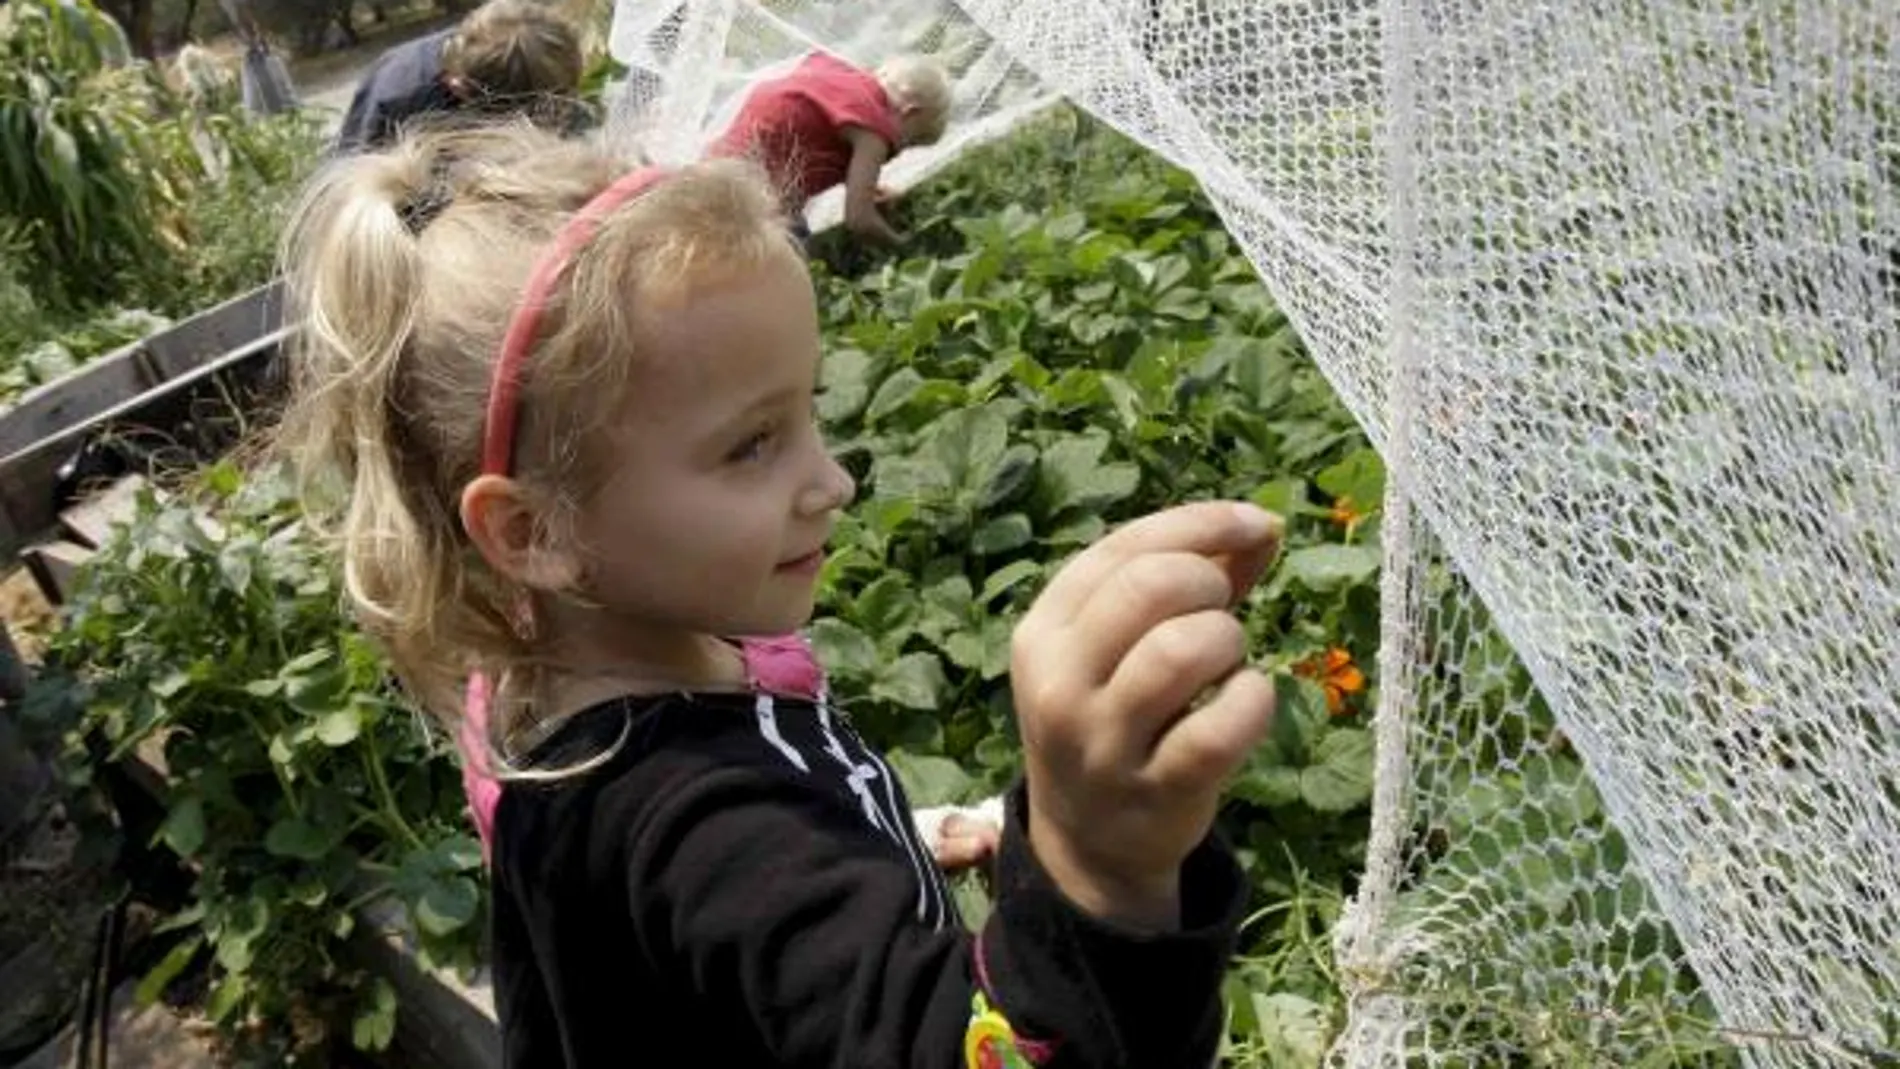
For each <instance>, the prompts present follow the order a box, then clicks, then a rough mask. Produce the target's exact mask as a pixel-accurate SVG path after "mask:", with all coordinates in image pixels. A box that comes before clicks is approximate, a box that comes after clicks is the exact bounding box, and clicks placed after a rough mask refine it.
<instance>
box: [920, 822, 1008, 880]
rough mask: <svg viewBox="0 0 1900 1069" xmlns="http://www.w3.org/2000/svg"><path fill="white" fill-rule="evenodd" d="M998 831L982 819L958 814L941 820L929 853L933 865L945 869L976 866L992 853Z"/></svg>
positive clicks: (999, 834)
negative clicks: (932, 857)
mask: <svg viewBox="0 0 1900 1069" xmlns="http://www.w3.org/2000/svg"><path fill="white" fill-rule="evenodd" d="M1000 837H1001V830H1000V829H998V828H997V827H996V825H994V824H991V823H989V822H988V821H984V820H971V819H969V818H968V817H965V816H963V815H962V814H959V813H952V814H950V815H949V816H947V817H945V818H944V819H943V823H942V824H940V825H939V826H938V828H937V841H936V842H934V843H932V844H931V853H932V855H934V856H935V857H936V859H937V866H938V867H939V868H941V869H943V870H945V871H946V872H954V871H956V870H958V869H966V868H969V867H970V866H972V865H980V864H982V863H983V862H984V861H987V860H988V859H989V857H990V855H991V854H994V853H995V852H996V845H997V842H998V840H999V838H1000Z"/></svg>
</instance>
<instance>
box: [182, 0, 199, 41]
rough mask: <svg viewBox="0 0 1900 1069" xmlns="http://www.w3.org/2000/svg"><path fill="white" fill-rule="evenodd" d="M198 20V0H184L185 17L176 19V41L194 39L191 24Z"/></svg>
mask: <svg viewBox="0 0 1900 1069" xmlns="http://www.w3.org/2000/svg"><path fill="white" fill-rule="evenodd" d="M196 21H198V0H185V17H184V18H181V19H179V20H178V43H179V44H183V43H185V42H186V41H191V40H196V35H194V34H193V33H192V32H191V24H192V23H194V22H196Z"/></svg>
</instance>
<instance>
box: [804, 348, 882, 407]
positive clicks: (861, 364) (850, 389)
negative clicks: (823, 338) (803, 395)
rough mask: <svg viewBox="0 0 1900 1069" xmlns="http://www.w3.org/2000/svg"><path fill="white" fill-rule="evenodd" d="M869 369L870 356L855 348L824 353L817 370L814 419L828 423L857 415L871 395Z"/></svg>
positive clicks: (870, 365) (870, 367)
mask: <svg viewBox="0 0 1900 1069" xmlns="http://www.w3.org/2000/svg"><path fill="white" fill-rule="evenodd" d="M873 366H875V362H874V361H873V360H872V358H871V356H870V354H868V353H865V352H863V351H862V350H859V349H849V348H839V349H833V350H831V351H830V352H827V353H826V354H825V359H824V363H823V364H822V365H821V367H820V370H819V382H820V386H821V390H820V392H819V394H818V398H817V406H818V418H819V419H820V420H821V421H823V422H825V423H828V424H829V423H837V422H838V421H840V420H844V419H849V418H850V417H852V416H855V415H857V414H858V412H859V410H860V409H862V408H863V407H864V403H865V401H866V400H868V399H869V398H870V396H871V387H870V379H871V369H872V367H873Z"/></svg>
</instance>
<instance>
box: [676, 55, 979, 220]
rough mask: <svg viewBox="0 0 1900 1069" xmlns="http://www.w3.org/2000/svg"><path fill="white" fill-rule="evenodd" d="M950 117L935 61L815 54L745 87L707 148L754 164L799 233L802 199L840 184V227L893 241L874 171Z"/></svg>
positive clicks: (936, 133) (933, 134)
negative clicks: (866, 60)
mask: <svg viewBox="0 0 1900 1069" xmlns="http://www.w3.org/2000/svg"><path fill="white" fill-rule="evenodd" d="M949 117H950V78H949V75H948V74H946V73H945V72H944V69H943V67H942V65H940V64H938V63H937V62H936V61H934V60H930V59H926V58H925V57H923V56H896V57H893V58H892V59H890V60H888V61H887V62H885V63H884V64H883V65H882V66H880V67H879V68H878V69H877V70H876V71H868V70H864V69H862V68H859V67H855V66H853V65H851V64H849V63H846V62H845V61H844V60H842V59H839V58H838V57H836V56H833V55H830V54H828V53H824V52H814V53H812V54H811V55H809V56H806V57H805V58H804V59H803V60H801V61H800V62H799V64H798V66H796V67H794V68H793V69H792V70H791V71H790V72H789V73H787V74H785V75H783V76H781V77H777V78H772V79H769V80H767V81H764V82H761V83H760V84H759V85H757V86H755V87H754V88H753V89H752V90H751V91H750V92H749V93H747V94H746V97H745V99H744V101H742V102H741V104H740V106H739V113H738V114H737V115H736V116H734V117H733V120H732V123H731V125H729V126H728V127H727V128H726V130H725V132H724V133H723V134H721V135H720V136H719V138H718V139H717V140H716V141H714V142H713V146H712V149H711V151H710V152H709V155H713V156H745V157H748V158H751V159H755V160H757V161H758V162H759V163H760V164H762V165H763V166H764V167H765V169H766V173H767V174H769V175H771V177H772V180H773V182H774V183H775V184H776V185H777V186H778V187H779V189H780V190H781V193H782V195H783V196H784V198H785V204H786V211H787V213H788V214H789V215H790V216H791V217H792V226H793V230H794V231H796V232H797V233H798V234H799V235H800V236H801V237H808V236H809V235H810V231H809V230H808V229H807V228H806V226H805V221H804V213H805V204H806V202H807V201H809V200H810V199H811V198H813V197H815V196H817V195H818V194H820V193H823V192H824V191H825V190H827V189H830V188H831V187H833V186H835V185H838V184H840V183H842V184H843V185H844V225H845V229H847V230H849V231H851V232H852V233H853V234H856V235H858V236H859V237H861V238H864V239H867V240H870V241H875V242H879V243H882V244H886V245H892V244H896V243H897V242H898V241H899V240H900V238H899V235H898V233H897V231H896V230H894V229H892V228H891V225H890V223H889V222H888V221H886V220H885V218H884V214H883V213H882V212H880V211H879V210H878V203H879V202H880V201H881V200H882V199H883V198H884V194H883V193H882V192H881V191H880V190H879V188H878V184H877V179H878V175H879V174H881V173H883V169H884V164H885V163H886V162H887V161H888V160H889V159H890V158H891V157H893V156H895V155H897V154H898V153H900V152H902V151H904V150H905V149H907V148H912V147H915V146H918V145H930V144H935V143H936V141H937V139H938V138H940V137H942V136H943V128H944V124H945V123H946V122H948V121H949Z"/></svg>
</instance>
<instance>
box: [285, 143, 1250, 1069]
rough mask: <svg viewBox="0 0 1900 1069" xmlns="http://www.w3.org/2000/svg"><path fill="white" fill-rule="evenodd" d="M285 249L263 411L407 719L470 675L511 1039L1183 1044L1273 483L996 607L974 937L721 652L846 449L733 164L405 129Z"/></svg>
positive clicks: (782, 612) (930, 1050)
mask: <svg viewBox="0 0 1900 1069" xmlns="http://www.w3.org/2000/svg"><path fill="white" fill-rule="evenodd" d="M288 252H289V255H288V266H289V272H290V275H289V281H290V286H291V292H292V294H293V297H294V313H293V314H296V315H299V316H300V317H302V321H303V323H304V329H303V332H302V335H301V339H300V349H299V352H298V354H297V363H296V365H295V374H296V391H295V396H294V403H293V406H292V410H291V412H290V413H289V415H288V419H287V422H286V424H285V427H284V435H285V442H286V444H287V445H288V446H290V447H292V448H294V449H296V450H297V452H298V455H299V456H301V458H302V460H303V463H304V464H305V469H304V470H305V473H306V475H307V476H308V477H309V478H310V480H311V484H310V485H311V489H312V498H311V503H312V507H313V509H319V512H318V513H317V515H318V516H319V517H320V518H321V517H322V516H323V515H325V514H324V513H323V512H322V511H321V509H322V508H323V507H325V505H326V503H328V506H329V507H330V508H331V511H330V512H329V513H328V515H329V517H330V518H331V519H332V520H333V521H334V530H335V533H336V534H337V536H338V537H339V540H340V550H341V553H342V557H343V563H344V569H345V578H346V585H347V589H348V591H349V595H350V597H351V599H352V601H353V603H354V605H355V608H356V611H357V612H358V614H359V615H360V617H361V619H362V620H363V622H364V624H365V625H366V626H367V627H368V628H369V629H371V630H372V631H373V632H374V633H375V634H376V635H377V636H379V638H380V639H381V640H382V641H383V642H384V643H385V644H386V645H387V647H388V649H389V650H390V652H391V654H392V655H393V657H394V660H395V663H396V665H397V666H398V669H399V671H400V672H401V673H402V675H403V677H404V679H405V681H406V682H407V683H408V684H409V685H410V686H411V687H412V688H413V689H414V690H415V692H416V693H417V694H418V695H420V696H421V697H422V699H423V700H424V701H425V702H426V703H427V704H428V705H429V706H430V707H431V708H432V709H434V710H436V711H438V712H440V713H442V714H443V715H444V716H452V715H453V714H454V712H455V711H456V710H457V709H458V708H459V707H460V697H461V695H460V688H461V685H462V682H463V680H465V679H466V678H467V677H468V676H469V675H470V674H471V673H480V674H481V675H482V676H483V677H484V678H487V679H491V680H494V681H495V693H494V699H495V701H494V704H493V707H492V710H491V711H492V714H493V717H492V723H491V724H490V736H491V741H492V745H493V749H494V751H495V753H496V757H497V762H498V764H499V766H500V767H502V768H503V769H504V770H505V772H504V775H503V777H502V778H503V786H502V788H501V797H500V801H499V804H498V805H497V807H496V810H495V815H494V821H495V826H494V870H493V871H494V913H493V925H494V927H493V933H492V934H493V965H494V976H495V984H496V1001H497V1009H498V1012H499V1016H500V1020H501V1025H502V1031H503V1044H504V1048H505V1051H506V1058H507V1063H508V1064H509V1065H511V1066H532V1067H541V1066H626V1065H663V1064H664V1065H671V1064H695V1065H720V1066H724V1065H733V1066H747V1067H760V1066H800V1067H803V1066H812V1067H817V1066H845V1065H850V1066H865V1067H941V1069H948V1067H952V1066H990V1067H1003V1066H1027V1065H1047V1066H1076V1067H1083V1066H1142V1067H1147V1066H1170V1067H1172V1066H1192V1065H1206V1064H1208V1063H1209V1062H1210V1061H1211V1060H1212V1058H1213V1057H1214V1053H1215V1048H1216V1045H1217V1042H1218V1037H1219V1033H1220V1029H1221V1020H1222V1017H1221V1006H1220V1000H1219V996H1218V990H1219V983H1220V979H1221V975H1222V972H1223V968H1224V966H1225V964H1226V962H1227V959H1228V957H1229V955H1230V953H1231V951H1232V947H1233V942H1234V939H1235V934H1236V930H1237V927H1238V925H1239V922H1240V915H1241V911H1242V909H1243V908H1244V904H1245V887H1244V883H1243V881H1242V879H1241V875H1240V871H1239V868H1238V866H1237V865H1236V863H1235V861H1234V859H1233V857H1232V856H1231V854H1230V853H1229V852H1228V851H1227V850H1226V849H1225V848H1224V847H1223V846H1222V845H1220V844H1219V842H1218V841H1216V840H1215V839H1214V838H1213V837H1212V836H1211V835H1210V833H1209V827H1210V825H1211V822H1212V819H1213V815H1214V811H1215V808H1216V805H1217V803H1218V798H1219V790H1220V786H1221V783H1222V781H1223V780H1224V778H1225V777H1226V775H1227V774H1228V773H1229V772H1231V771H1232V770H1233V768H1234V767H1235V766H1236V765H1237V764H1238V763H1239V762H1240V761H1241V760H1242V759H1243V758H1244V756H1245V754H1246V752H1247V750H1248V748H1249V747H1250V746H1251V745H1252V744H1253V743H1254V742H1255V741H1257V740H1258V739H1259V738H1260V736H1261V734H1262V733H1263V732H1264V731H1265V730H1266V727H1267V724H1268V721H1269V719H1270V717H1271V715H1272V688H1271V685H1270V684H1269V683H1268V681H1267V680H1266V679H1265V678H1263V677H1262V676H1261V675H1259V674H1258V673H1256V672H1254V671H1251V670H1248V669H1245V668H1243V667H1241V663H1242V655H1243V652H1244V649H1243V637H1242V633H1241V629H1240V625H1239V623H1238V622H1237V621H1236V620H1235V619H1234V617H1233V616H1232V615H1231V612H1230V609H1231V607H1232V605H1233V604H1234V602H1235V600H1236V598H1238V597H1239V596H1240V595H1241V594H1242V593H1243V592H1244V591H1245V590H1246V589H1247V588H1248V587H1249V586H1250V585H1251V584H1252V583H1253V582H1254V581H1255V579H1257V578H1258V576H1259V574H1260V572H1261V571H1262V570H1263V569H1264V567H1265V565H1266V563H1267V560H1268V559H1269V556H1270V554H1271V553H1272V551H1273V549H1274V545H1275V542H1276V535H1277V522H1276V521H1275V520H1274V519H1273V518H1272V517H1269V516H1268V515H1266V514H1265V513H1262V512H1260V511H1259V510H1257V509H1254V508H1253V507H1251V506H1247V505H1238V504H1233V503H1222V502H1210V503H1202V504H1197V505H1190V506H1184V507H1181V508H1178V509H1173V510H1170V511H1167V512H1163V513H1159V514H1156V515H1153V516H1149V517H1145V518H1143V519H1141V520H1138V521H1136V522H1134V523H1131V524H1129V525H1127V526H1125V527H1123V528H1120V529H1119V530H1117V531H1115V532H1113V533H1111V534H1110V535H1108V536H1106V537H1105V538H1103V539H1102V540H1101V541H1100V542H1098V543H1097V544H1095V545H1094V546H1092V547H1090V548H1089V549H1087V550H1085V551H1084V552H1082V553H1081V554H1080V555H1078V556H1077V557H1076V558H1075V559H1074V560H1072V561H1071V562H1069V563H1068V564H1067V565H1066V566H1065V567H1064V568H1062V570H1061V571H1060V572H1059V573H1058V574H1057V575H1056V576H1055V578H1054V579H1053V580H1052V581H1051V582H1050V584H1049V586H1048V588H1047V589H1046V590H1045V591H1043V593H1042V595H1041V596H1040V598H1039V599H1038V600H1037V601H1036V602H1035V604H1034V605H1033V606H1032V608H1031V609H1030V611H1029V612H1028V614H1027V615H1026V617H1025V618H1024V620H1023V621H1022V623H1021V624H1020V626H1019V627H1018V629H1017V632H1016V635H1015V638H1014V648H1013V671H1012V685H1013V689H1014V695H1015V708H1016V715H1017V717H1018V720H1019V723H1020V728H1021V733H1022V737H1023V744H1024V751H1025V764H1026V777H1025V779H1026V783H1025V784H1024V785H1021V786H1019V787H1017V789H1016V790H1014V791H1013V792H1012V793H1011V795H1010V798H1009V804H1008V812H1007V817H1006V820H1005V826H1004V830H1003V833H1002V839H1001V842H1000V844H999V847H998V853H997V858H996V866H995V884H996V908H995V910H994V911H993V914H992V916H991V917H990V918H989V920H988V921H987V923H986V924H985V925H984V927H983V929H982V931H981V932H980V933H978V934H975V935H972V934H970V933H969V932H967V931H966V930H965V929H964V928H963V926H962V925H960V924H959V923H958V920H957V917H956V916H955V913H954V908H953V905H952V902H951V899H950V895H949V894H948V892H947V890H946V888H945V886H944V881H943V879H942V876H941V873H940V872H939V870H938V869H937V867H936V866H934V865H932V864H931V863H930V862H929V859H928V857H927V856H926V851H925V850H924V849H923V847H922V845H921V844H920V843H919V842H918V841H917V838H916V836H915V834H914V832H913V831H912V830H911V828H910V825H909V822H908V821H907V819H906V816H905V814H906V812H907V806H906V803H905V800H904V797H903V792H902V790H901V789H900V787H899V786H898V784H897V781H896V778H895V777H894V776H893V775H892V773H891V771H890V769H889V767H888V766H886V765H885V764H884V763H883V761H881V760H880V759H879V758H878V756H877V755H876V754H874V753H873V752H872V751H871V750H870V749H869V748H868V747H866V745H865V744H864V742H863V740H861V739H860V738H859V737H858V735H857V733H856V732H855V731H854V730H853V729H852V727H851V724H850V723H849V721H848V720H847V719H845V718H844V717H842V716H841V715H840V714H839V713H838V712H837V711H835V710H833V709H832V708H831V707H830V706H829V705H828V704H827V703H826V701H825V700H824V695H823V693H822V689H821V688H820V689H819V690H818V691H817V692H810V691H811V688H810V687H802V688H801V687H800V686H799V685H798V682H797V680H794V679H785V678H780V679H776V680H772V679H762V678H760V668H761V666H773V665H777V666H780V667H783V665H784V664H785V663H786V662H784V661H783V660H781V659H778V658H775V657H774V656H772V655H771V654H772V650H771V647H773V646H774V645H775V644H774V643H772V642H769V641H768V642H765V643H763V644H762V643H761V642H759V641H757V640H755V639H754V638H752V637H753V636H775V635H784V634H787V633H790V632H794V631H796V630H797V629H798V628H799V627H801V626H802V625H803V624H804V623H805V621H806V619H807V617H808V615H809V614H810V612H811V609H812V602H813V586H814V583H815V580H816V576H817V574H818V570H819V567H820V565H821V564H822V562H823V560H824V545H825V541H826V538H827V536H828V535H829V532H830V530H831V524H832V520H833V517H834V515H835V514H836V512H837V510H839V509H840V508H842V507H843V506H844V505H845V504H846V503H847V502H848V501H849V500H850V499H851V496H852V493H853V487H852V483H851V480H850V478H849V477H848V476H847V475H846V474H845V472H844V471H843V470H842V469H840V468H839V467H838V465H837V464H836V463H834V462H833V460H832V459H831V457H830V456H829V454H828V453H827V452H826V450H825V447H824V445H823V443H822V442H821V440H820V438H819V434H818V431H817V428H816V427H815V426H814V423H813V417H812V401H813V393H814V391H815V389H816V383H817V378H818V361H819V349H820V346H819V333H818V322H817V312H816V307H815V300H814V295H813V292H812V287H811V281H810V278H809V276H808V275H807V273H806V271H805V268H804V263H803V260H802V259H801V257H800V255H799V253H798V251H797V249H796V247H795V245H794V243H793V242H792V240H791V239H790V238H789V237H788V236H787V230H786V227H785V221H784V219H783V218H782V216H781V215H780V211H779V206H778V203H777V200H776V198H775V197H774V196H773V195H772V193H771V192H770V191H769V189H768V187H767V185H766V183H765V181H764V180H763V178H762V177H761V176H760V175H759V174H758V173H757V172H756V171H755V170H753V169H752V168H751V167H750V166H749V165H747V164H743V163H740V162H737V161H714V162H708V163H704V164H700V165H696V166H693V167H689V168H685V169H681V170H677V171H672V172H661V171H657V170H650V169H636V170H631V171H628V170H623V169H622V168H620V167H619V166H617V165H616V164H615V163H614V162H612V161H611V160H610V159H608V158H606V157H603V156H600V155H598V154H596V152H595V151H594V150H592V149H590V148H588V147H586V146H584V145H581V144H578V143H564V142H561V141H559V140H557V139H555V138H554V137H552V136H551V135H547V134H543V133H536V132H534V131H532V130H530V129H527V128H517V127H511V128H496V129H489V130H486V131H464V132H461V133H443V134H435V135H429V136H427V137H424V138H422V139H419V140H413V141H405V142H403V143H400V144H398V145H397V146H396V147H394V148H393V149H391V150H389V151H387V152H384V153H380V154H372V155H365V156H360V157H355V158H351V159H347V160H344V161H341V162H339V163H337V164H333V165H332V166H331V167H330V168H328V169H327V170H325V171H324V172H323V173H322V174H321V175H320V176H319V177H318V178H317V179H316V180H315V182H314V184H313V187H312V188H311V190H310V191H309V193H308V195H307V197H306V199H305V201H304V202H303V204H302V205H301V206H300V209H299V212H298V215H297V217H296V220H295V223H294V226H293V230H292V233H291V235H290V243H289V246H288ZM807 682H809V679H807Z"/></svg>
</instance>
